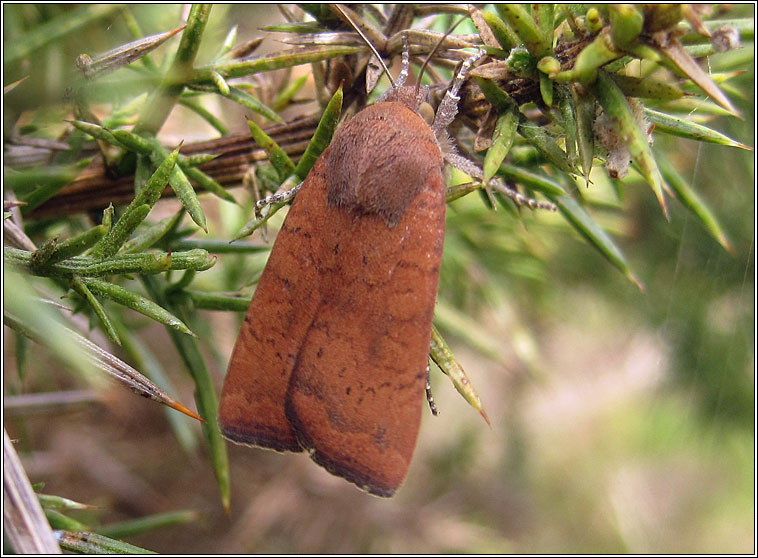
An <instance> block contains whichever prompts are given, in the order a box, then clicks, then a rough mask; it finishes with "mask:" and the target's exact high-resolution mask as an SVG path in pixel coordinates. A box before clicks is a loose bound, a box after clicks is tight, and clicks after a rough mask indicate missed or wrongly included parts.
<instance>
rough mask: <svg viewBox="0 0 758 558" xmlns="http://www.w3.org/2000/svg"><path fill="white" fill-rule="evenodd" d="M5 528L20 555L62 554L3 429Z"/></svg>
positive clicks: (14, 548) (11, 543)
mask: <svg viewBox="0 0 758 558" xmlns="http://www.w3.org/2000/svg"><path fill="white" fill-rule="evenodd" d="M3 531H4V532H5V534H6V535H7V536H8V539H9V542H10V545H11V546H12V547H13V550H14V551H15V552H16V553H18V554H61V549H60V547H59V546H58V543H57V542H56V541H55V535H53V530H52V529H51V528H50V524H49V523H48V522H47V518H45V514H44V512H43V511H42V506H40V503H39V500H38V499H37V495H36V494H35V493H34V490H32V485H31V484H30V483H29V478H28V477H27V476H26V472H25V471H24V468H23V467H22V466H21V460H20V459H19V458H18V454H17V453H16V450H15V448H14V447H13V444H12V443H11V440H10V438H9V437H8V433H7V432H6V431H5V429H3Z"/></svg>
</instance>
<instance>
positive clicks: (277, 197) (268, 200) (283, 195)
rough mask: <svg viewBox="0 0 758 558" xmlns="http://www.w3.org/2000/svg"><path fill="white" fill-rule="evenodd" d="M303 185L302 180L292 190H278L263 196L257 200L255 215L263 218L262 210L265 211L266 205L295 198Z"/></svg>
mask: <svg viewBox="0 0 758 558" xmlns="http://www.w3.org/2000/svg"><path fill="white" fill-rule="evenodd" d="M302 185H303V183H302V182H301V183H300V184H298V185H297V186H295V187H294V188H292V189H291V190H285V191H284V192H278V193H276V194H271V195H270V196H266V197H265V198H262V199H260V200H258V201H257V202H255V217H256V218H257V219H262V218H263V215H262V214H261V211H263V208H264V207H267V206H269V205H275V204H279V203H287V202H288V201H290V200H291V199H293V198H294V197H295V196H296V195H297V193H298V192H299V191H300V187H301V186H302Z"/></svg>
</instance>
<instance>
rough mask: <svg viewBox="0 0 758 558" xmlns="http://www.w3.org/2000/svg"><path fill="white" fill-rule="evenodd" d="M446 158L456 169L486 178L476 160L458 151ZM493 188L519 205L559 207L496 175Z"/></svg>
mask: <svg viewBox="0 0 758 558" xmlns="http://www.w3.org/2000/svg"><path fill="white" fill-rule="evenodd" d="M445 160H446V161H447V162H448V163H450V164H451V165H452V166H454V167H455V168H456V169H458V170H460V171H463V172H465V173H466V174H467V175H469V176H471V177H473V178H476V179H478V180H482V178H484V172H482V169H481V168H480V167H479V165H477V164H476V163H475V162H474V161H470V160H469V159H467V158H466V157H464V156H463V155H459V154H458V153H445ZM488 186H490V187H491V188H494V189H495V190H497V191H498V192H500V193H501V194H505V195H506V196H508V197H509V198H511V199H512V200H513V201H515V202H516V203H517V204H518V205H526V206H527V207H531V208H532V209H547V210H548V211H556V210H557V209H558V208H557V207H555V205H554V204H552V203H550V202H541V201H537V200H535V199H534V198H530V197H529V196H525V195H523V194H521V193H520V192H518V191H517V190H516V189H515V188H513V187H511V186H509V185H508V184H506V183H504V182H503V181H502V180H501V179H500V178H499V177H495V178H493V179H492V180H490V183H489V184H488Z"/></svg>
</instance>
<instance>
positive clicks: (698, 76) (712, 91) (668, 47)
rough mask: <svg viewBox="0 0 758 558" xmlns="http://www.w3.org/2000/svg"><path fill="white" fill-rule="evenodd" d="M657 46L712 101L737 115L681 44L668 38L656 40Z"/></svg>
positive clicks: (724, 96)
mask: <svg viewBox="0 0 758 558" xmlns="http://www.w3.org/2000/svg"><path fill="white" fill-rule="evenodd" d="M658 48H660V49H661V52H663V54H665V55H666V56H667V57H668V58H669V59H670V60H671V61H672V62H673V63H674V64H676V66H677V67H678V68H679V69H680V70H682V72H684V73H685V74H686V75H687V77H689V78H690V79H691V80H692V81H693V82H695V83H696V84H697V85H698V87H700V89H702V90H703V91H705V93H706V94H707V95H709V96H710V97H711V98H712V99H713V100H714V101H716V102H717V103H718V104H720V105H721V106H722V107H724V108H725V109H726V110H728V111H729V112H730V113H732V114H733V115H734V116H737V117H739V116H740V113H739V111H738V110H737V109H736V108H734V106H733V105H732V103H731V101H730V100H729V98H728V97H727V96H726V95H725V94H724V92H723V91H721V89H719V86H718V85H716V84H715V83H714V81H713V80H712V79H711V76H709V75H708V73H707V72H706V71H705V70H703V68H701V67H700V65H699V64H698V63H697V62H696V61H695V59H694V58H692V56H690V54H689V53H688V52H687V51H686V50H684V47H683V46H682V44H681V43H680V42H679V41H678V40H676V39H674V38H668V39H667V40H665V41H664V40H661V41H658Z"/></svg>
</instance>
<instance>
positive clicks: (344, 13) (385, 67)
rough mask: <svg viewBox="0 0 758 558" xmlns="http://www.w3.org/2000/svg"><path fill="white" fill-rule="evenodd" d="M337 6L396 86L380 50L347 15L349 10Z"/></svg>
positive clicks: (393, 85) (393, 86)
mask: <svg viewBox="0 0 758 558" xmlns="http://www.w3.org/2000/svg"><path fill="white" fill-rule="evenodd" d="M334 7H335V8H337V11H339V13H341V14H342V17H344V18H345V19H346V20H347V22H348V23H349V24H350V27H352V28H353V29H354V30H355V32H356V33H358V35H359V36H360V37H361V39H363V42H364V43H366V45H367V46H368V48H369V49H371V52H373V53H374V56H376V58H377V60H379V64H381V65H382V68H383V69H384V73H385V74H387V77H388V78H389V80H390V83H391V84H392V89H394V88H395V80H394V79H392V75H391V74H390V70H389V68H387V65H386V64H385V63H384V60H382V57H381V56H380V55H379V51H377V50H376V48H375V47H374V45H372V44H371V41H369V40H368V37H366V35H365V34H364V33H363V31H361V30H360V28H359V27H358V26H357V25H356V24H355V22H354V21H353V19H352V18H351V17H350V16H349V15H347V12H346V11H345V10H343V9H342V6H340V5H339V4H335V5H334Z"/></svg>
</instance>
